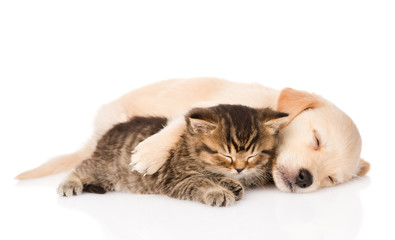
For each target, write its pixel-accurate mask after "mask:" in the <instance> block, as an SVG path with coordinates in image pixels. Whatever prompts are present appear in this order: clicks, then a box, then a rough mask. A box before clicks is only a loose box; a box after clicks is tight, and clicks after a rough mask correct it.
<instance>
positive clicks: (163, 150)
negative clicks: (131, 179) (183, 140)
mask: <svg viewBox="0 0 395 240" xmlns="http://www.w3.org/2000/svg"><path fill="white" fill-rule="evenodd" d="M160 140H162V139H161V138H159V139H158V138H157V137H149V138H147V139H145V140H144V141H142V142H141V143H139V144H138V145H137V146H136V148H135V149H134V150H133V151H132V157H131V163H130V165H131V167H132V169H133V170H135V171H138V172H139V173H142V174H154V173H155V172H157V171H158V170H159V168H160V167H162V165H163V164H164V163H165V162H166V160H167V159H168V158H169V149H168V148H167V146H166V143H165V142H160Z"/></svg>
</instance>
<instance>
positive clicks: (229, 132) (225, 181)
mask: <svg viewBox="0 0 395 240" xmlns="http://www.w3.org/2000/svg"><path fill="white" fill-rule="evenodd" d="M286 116H287V115H286V114H284V113H279V112H275V111H273V110H270V109H268V108H266V109H254V108H249V107H245V106H241V105H218V106H215V107H210V108H195V109H192V110H191V111H190V112H188V113H187V114H186V116H185V120H186V123H187V126H188V127H187V130H186V131H185V132H184V134H183V135H182V136H181V138H180V139H179V141H178V143H177V144H176V146H175V147H174V148H173V149H172V150H171V152H170V157H169V158H168V159H167V161H166V163H165V164H164V165H163V166H162V167H161V168H160V169H159V171H158V172H156V173H155V174H153V175H147V176H143V175H141V174H140V173H137V172H136V171H132V168H131V167H130V157H131V155H132V153H131V152H130V149H134V148H135V146H136V145H137V144H138V143H139V142H141V141H143V140H144V139H145V138H147V137H149V136H151V135H153V134H155V133H156V132H158V131H160V130H161V129H162V128H163V126H165V125H166V123H167V119H165V118H161V117H135V118H133V119H131V120H130V121H128V122H126V123H121V124H118V125H116V126H114V127H113V128H112V129H111V130H109V131H108V132H107V133H106V134H105V135H104V136H103V137H102V139H101V140H100V141H99V143H98V145H97V147H96V150H95V152H94V153H93V155H92V156H91V157H90V158H89V159H87V160H85V161H83V162H82V163H81V164H80V165H79V166H77V167H76V169H75V170H74V171H73V172H72V173H71V175H70V176H69V177H68V178H67V179H66V181H64V182H63V183H62V184H61V185H60V186H59V188H58V192H59V194H61V195H64V196H72V195H76V194H80V193H81V192H82V191H87V192H94V193H104V192H106V191H124V192H131V193H140V194H163V195H167V196H170V197H174V198H177V199H184V200H193V201H198V202H202V203H205V204H208V205H212V206H228V205H230V204H232V203H234V202H235V201H237V200H240V199H241V198H242V197H243V194H244V188H249V187H255V186H264V185H266V184H270V183H272V176H271V168H272V162H273V158H274V157H275V153H276V147H277V134H278V129H279V128H280V127H281V126H282V125H283V124H284V123H285V122H286V121H285V120H286V118H285V117H286ZM158 147H160V146H158Z"/></svg>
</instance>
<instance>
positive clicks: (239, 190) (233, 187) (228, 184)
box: [219, 178, 244, 201]
mask: <svg viewBox="0 0 395 240" xmlns="http://www.w3.org/2000/svg"><path fill="white" fill-rule="evenodd" d="M219 185H221V186H223V187H224V188H226V189H229V190H230V191H232V192H233V194H234V195H235V197H236V201H239V200H240V199H242V198H243V196H244V187H243V185H242V184H241V183H240V182H238V181H236V180H233V179H230V178H225V179H222V180H221V181H220V182H219Z"/></svg>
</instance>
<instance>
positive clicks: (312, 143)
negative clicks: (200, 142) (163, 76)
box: [16, 78, 370, 192]
mask: <svg viewBox="0 0 395 240" xmlns="http://www.w3.org/2000/svg"><path fill="white" fill-rule="evenodd" d="M217 104H242V105H246V106H249V107H254V108H263V107H271V108H275V109H276V110H278V111H281V112H287V113H288V114H289V115H290V119H291V121H290V123H289V124H288V126H286V127H285V128H284V129H283V130H282V131H281V133H280V146H279V152H278V157H277V159H276V160H275V164H274V165H273V178H274V181H275V184H276V186H277V187H278V188H279V189H280V190H282V191H285V192H311V191H315V190H317V189H319V188H322V187H327V186H332V185H336V184H340V183H343V182H346V181H348V180H350V179H352V178H353V177H356V176H364V175H365V174H366V173H367V172H368V171H369V169H370V164H369V163H368V162H366V161H364V160H362V159H361V158H360V153H361V137H360V135H359V132H358V129H357V127H356V126H355V124H354V123H353V121H352V120H351V119H350V117H348V116H347V115H346V114H345V113H344V112H342V111H341V110H340V109H339V108H337V107H336V106H335V105H334V104H332V103H331V102H329V101H328V100H326V99H324V98H322V97H320V96H317V95H315V94H311V93H308V92H304V91H298V90H294V89H290V88H286V89H283V90H281V91H277V90H275V89H271V88H268V87H264V86H261V85H259V84H247V83H237V82H230V81H226V80H222V79H216V78H195V79H175V80H167V81H162V82H158V83H154V84H151V85H148V86H145V87H143V88H140V89H137V90H133V91H131V92H129V93H127V94H125V95H124V96H122V97H121V98H119V99H117V100H115V101H113V102H111V103H108V104H106V105H104V106H103V107H102V108H101V109H100V110H99V111H98V114H97V117H96V121H95V131H94V137H93V138H91V139H90V140H89V141H88V143H87V144H86V145H85V147H84V148H82V149H81V150H80V151H77V152H75V153H73V154H69V155H64V156H60V157H57V158H54V159H53V160H52V161H50V162H48V163H45V164H43V165H42V166H40V167H38V168H36V169H33V170H30V171H27V172H24V173H22V174H20V175H18V176H17V177H16V178H17V179H29V178H35V177H41V176H46V175H50V174H54V173H57V172H60V171H64V170H68V169H71V168H73V167H75V166H76V165H77V164H78V163H80V162H82V161H83V160H84V159H86V158H88V157H90V155H91V154H92V153H93V150H94V149H95V146H96V143H97V140H98V139H100V137H101V136H102V135H103V134H104V133H105V132H106V131H107V130H109V129H110V128H111V127H112V126H113V125H114V124H117V123H120V122H125V121H127V120H128V119H130V118H131V117H133V116H150V115H151V116H152V115H159V116H165V117H167V118H169V119H172V120H171V121H170V122H169V124H168V125H167V126H166V127H165V128H164V129H163V130H161V131H160V132H158V133H157V134H155V135H153V136H151V137H149V138H147V139H146V140H144V141H143V142H141V143H140V144H139V145H138V146H137V147H136V149H130V150H131V151H132V150H133V151H134V152H135V154H133V158H132V164H133V168H134V169H135V170H137V171H139V172H141V173H145V174H153V173H155V172H156V171H157V170H158V169H159V168H160V167H161V166H162V165H163V163H164V162H165V161H166V159H167V158H168V150H169V149H171V147H172V146H173V145H174V144H175V143H176V142H177V140H178V138H179V136H180V135H181V133H182V132H183V130H184V129H185V123H184V121H183V114H184V113H185V112H186V111H187V110H188V109H190V108H192V107H208V106H214V105H217Z"/></svg>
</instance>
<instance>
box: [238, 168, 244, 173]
mask: <svg viewBox="0 0 395 240" xmlns="http://www.w3.org/2000/svg"><path fill="white" fill-rule="evenodd" d="M243 170H244V168H236V171H237V173H241V171H243Z"/></svg>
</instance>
